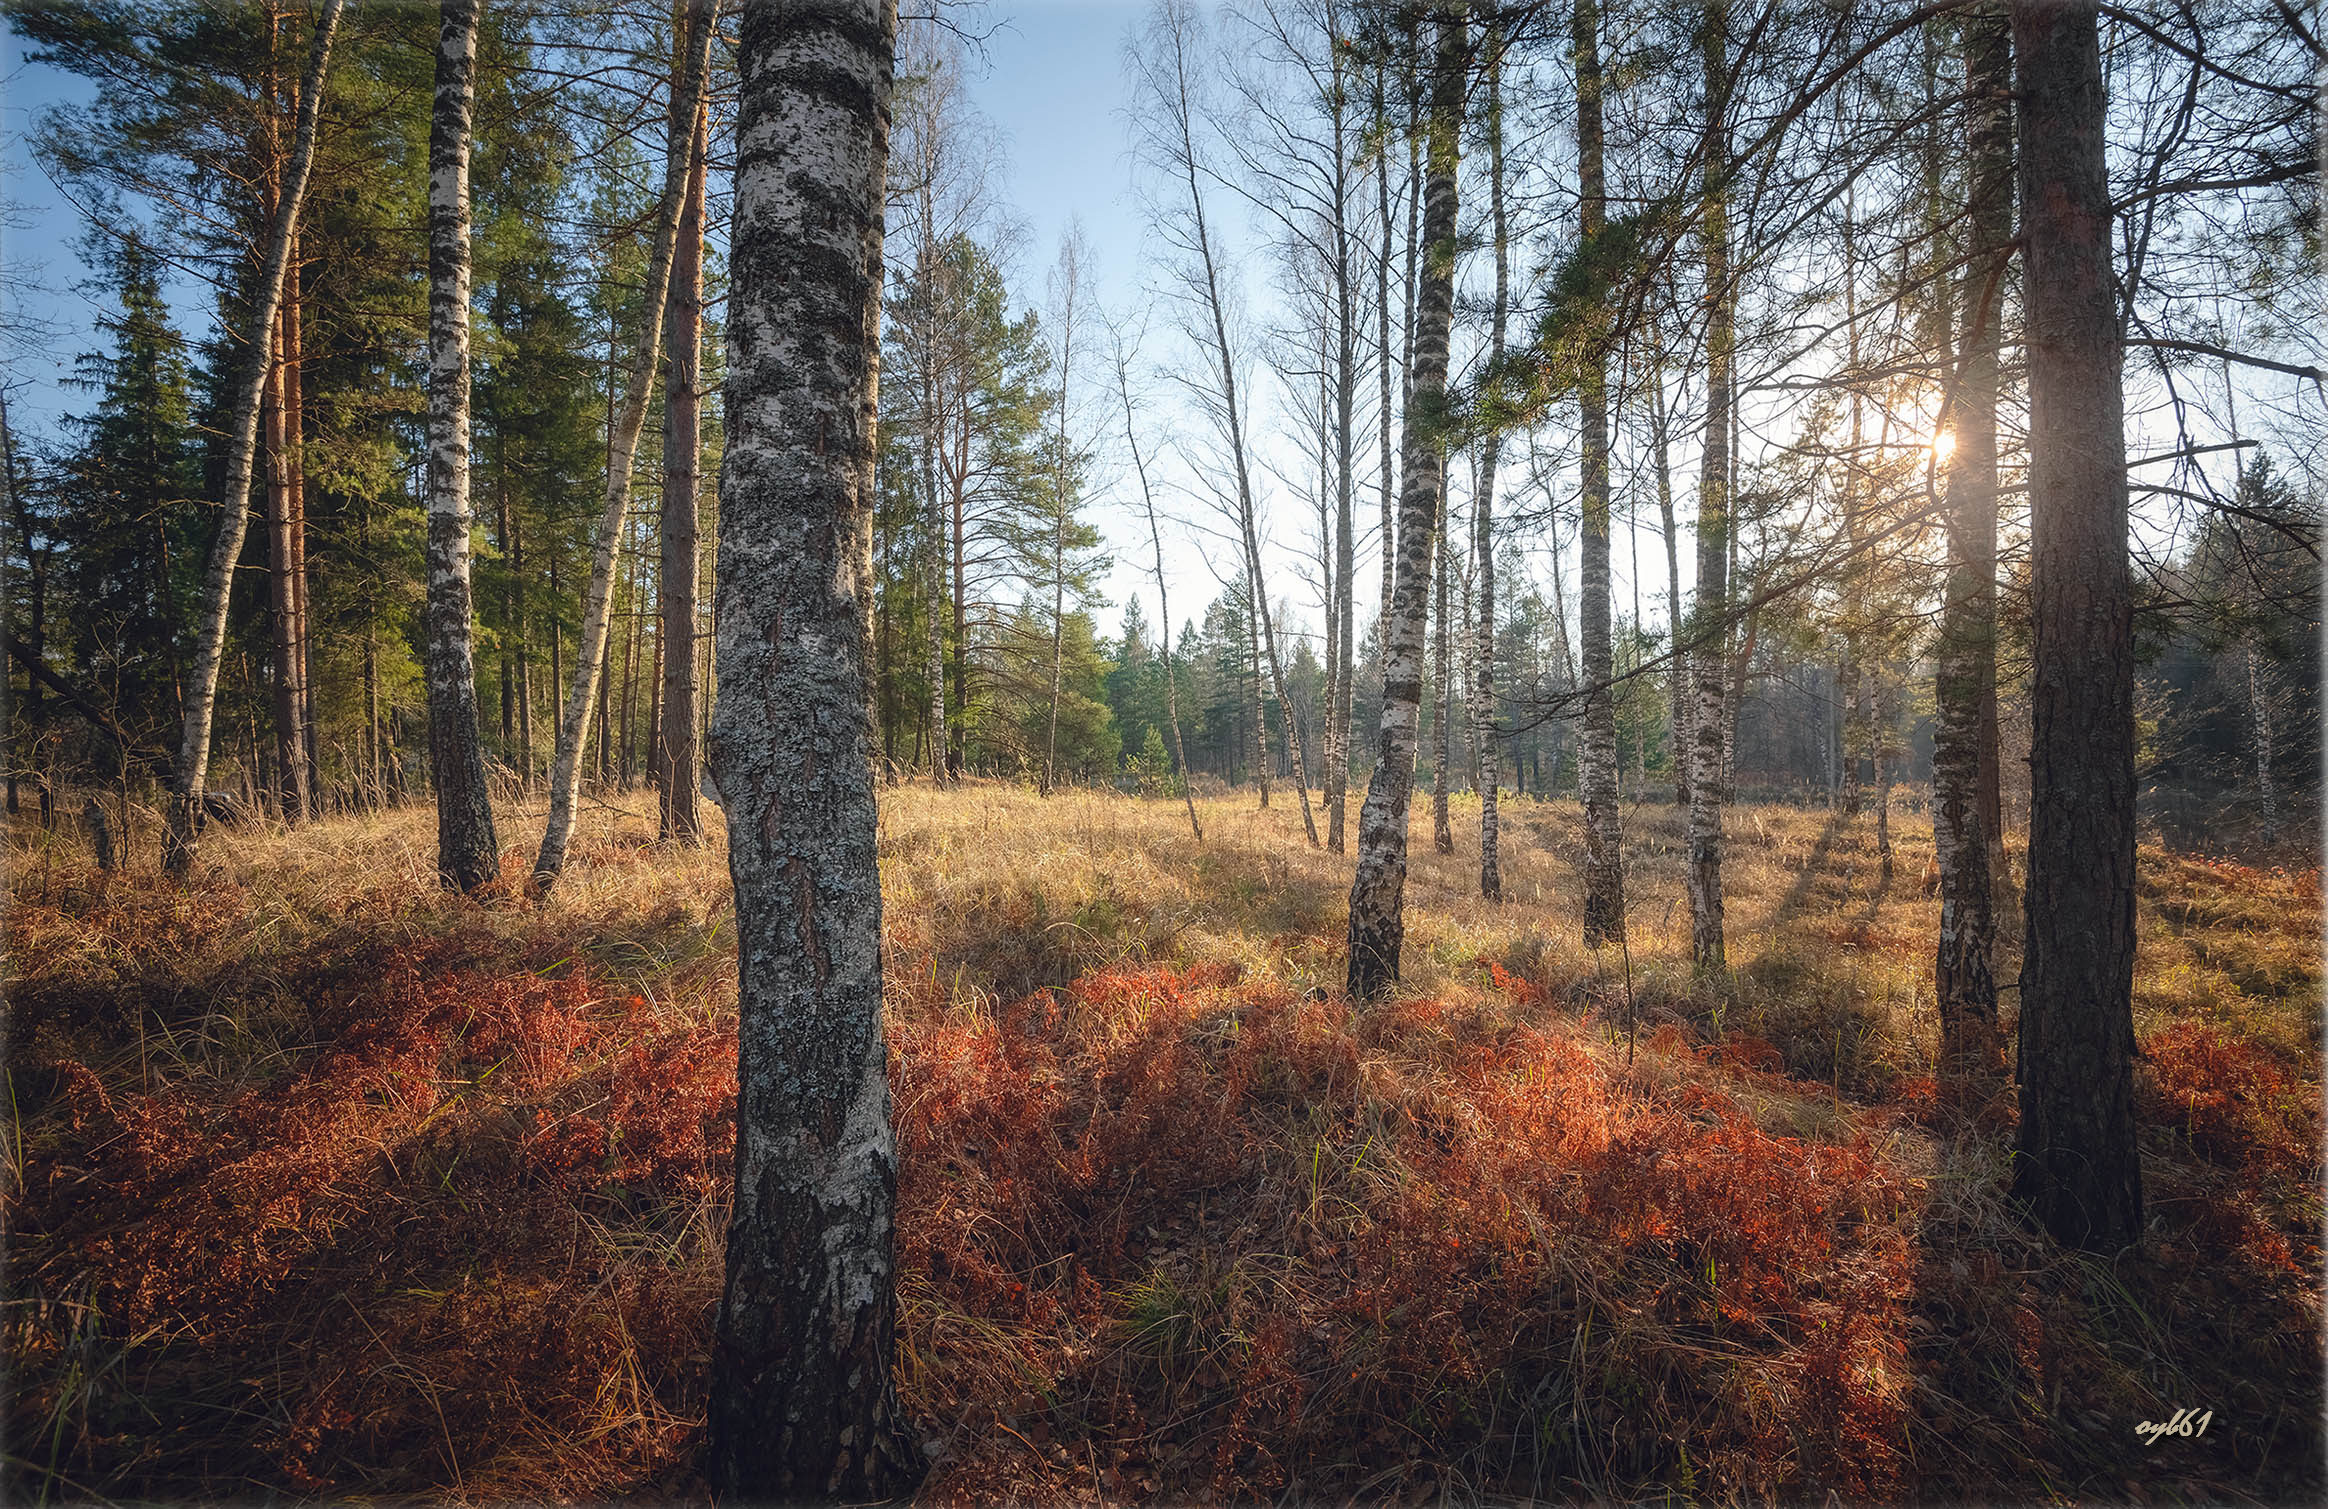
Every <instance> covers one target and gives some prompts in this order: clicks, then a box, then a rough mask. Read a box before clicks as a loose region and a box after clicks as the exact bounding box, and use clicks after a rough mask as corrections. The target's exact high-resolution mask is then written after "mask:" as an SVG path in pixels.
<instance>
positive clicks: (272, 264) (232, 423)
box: [162, 0, 347, 876]
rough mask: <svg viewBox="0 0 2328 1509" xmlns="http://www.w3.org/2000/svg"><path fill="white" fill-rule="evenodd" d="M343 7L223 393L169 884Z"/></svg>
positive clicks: (204, 738) (167, 843) (183, 835)
mask: <svg viewBox="0 0 2328 1509" xmlns="http://www.w3.org/2000/svg"><path fill="white" fill-rule="evenodd" d="M346 8H347V0H324V3H323V14H322V16H321V17H320V18H319V19H318V20H317V22H316V24H315V42H314V47H313V50H312V51H311V52H310V53H309V55H308V60H307V73H306V76H305V77H304V78H303V79H302V80H301V82H300V86H299V129H298V133H297V134H296V135H295V136H294V137H293V139H292V144H291V161H290V163H289V165H288V166H287V169H286V171H285V172H284V175H283V186H282V193H281V195H280V197H279V198H278V199H277V201H276V205H275V218H274V223H273V224H272V225H270V226H269V227H268V228H267V240H266V252H265V258H264V261H263V262H262V263H261V265H260V271H259V281H258V288H257V297H256V299H255V300H254V301H253V306H252V309H251V323H250V335H251V339H250V344H249V346H248V347H247V348H246V349H245V351H244V352H243V361H244V363H245V366H244V369H243V373H242V376H241V378H240V383H239V386H238V387H237V388H236V389H235V390H234V392H233V402H232V405H231V407H230V408H229V409H228V411H227V412H228V417H227V424H226V436H227V456H226V486H225V488H224V490H223V492H222V493H221V495H220V498H219V506H220V516H219V524H218V536H217V538H216V539H215V540H213V541H212V542H211V547H210V560H209V564H208V565H207V566H206V567H205V568H204V571H203V582H202V610H201V614H202V616H201V617H200V618H199V619H198V620H197V621H196V624H195V631H194V645H195V648H194V670H193V674H192V675H191V676H190V677H189V678H188V681H187V686H186V723H185V732H184V736H183V738H182V739H181V741H180V743H179V745H178V763H177V769H176V770H175V771H174V772H173V777H172V779H173V784H174V785H175V787H176V790H175V791H174V792H172V800H171V803H170V822H169V828H168V831H167V833H166V834H165V835H164V837H163V841H162V863H163V866H164V868H166V869H167V870H168V871H169V872H170V873H171V874H172V875H177V876H184V875H187V874H189V873H191V872H192V870H193V868H194V863H195V860H196V858H197V857H198V856H197V854H196V843H197V835H198V834H199V832H200V829H201V823H202V791H203V784H204V782H205V780H206V779H207V778H208V776H209V773H210V716H211V711H212V709H213V707H214V706H215V705H216V703H217V699H218V667H219V662H220V660H221V659H222V658H223V657H224V655H225V653H226V614H227V605H228V602H229V600H230V599H231V597H232V594H233V589H234V568H235V563H236V561H238V560H239V559H241V557H242V546H243V535H244V533H245V531H246V530H247V529H248V527H249V524H250V498H251V469H252V463H253V459H254V457H255V455H256V453H257V451H258V443H259V396H260V394H261V393H262V392H264V391H265V388H266V385H267V371H268V368H269V366H270V365H271V358H272V356H273V348H274V329H275V312H276V310H277V309H278V308H279V307H280V305H281V303H282V299H283V279H284V272H285V269H286V268H288V267H289V265H290V262H291V246H292V242H293V241H294V239H295V238H296V237H297V235H298V232H299V210H300V206H301V205H302V204H303V203H304V202H305V200H306V198H307V179H308V174H309V172H310V171H311V170H312V169H313V168H314V166H315V122H316V117H317V115H318V114H319V113H320V112H321V110H322V108H323V85H324V80H325V78H326V77H327V75H328V73H329V70H330V66H331V45H332V38H333V37H334V35H335V34H336V33H337V32H338V30H339V21H340V14H341V12H342V11H344V10H345V9H346Z"/></svg>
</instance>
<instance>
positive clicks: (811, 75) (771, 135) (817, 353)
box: [705, 0, 919, 1502]
mask: <svg viewBox="0 0 2328 1509" xmlns="http://www.w3.org/2000/svg"><path fill="white" fill-rule="evenodd" d="M741 21H742V45H741V47H740V49H739V67H740V71H741V74H742V99H741V102H740V107H739V112H738V116H737V122H736V189H735V193H736V202H735V220H734V230H733V233H732V236H731V241H730V246H731V252H730V256H731V264H730V265H731V267H732V275H733V279H734V292H733V295H732V297H733V313H732V316H731V319H730V321H729V332H730V334H729V351H730V359H729V363H728V378H727V388H726V403H725V410H726V414H727V425H728V437H729V438H728V446H727V453H726V459H725V465H724V467H723V468H722V472H721V478H720V541H719V569H718V584H717V589H716V590H717V608H716V611H715V614H714V621H715V624H716V628H715V630H714V640H715V644H716V652H717V655H718V668H719V686H720V697H719V702H718V706H717V708H716V710H715V712H714V715H713V720H712V732H711V740H710V757H711V767H712V770H713V773H714V776H715V779H716V781H717V784H718V787H719V790H720V792H721V794H722V796H723V798H724V799H725V803H726V807H727V813H728V870H729V874H730V876H731V877H732V878H733V881H734V884H735V899H736V932H737V960H738V976H739V986H740V999H739V1003H738V1015H739V1023H738V1045H739V1048H738V1051H739V1063H738V1072H737V1085H738V1104H737V1116H736V1181H735V1208H734V1214H733V1216H732V1217H731V1218H730V1222H729V1226H728V1242H727V1281H726V1287H725V1290H724V1292H723V1294H722V1296H721V1299H720V1306H719V1317H718V1321H717V1340H716V1343H715V1345H714V1347H713V1362H712V1378H711V1392H710V1399H709V1407H708V1411H707V1419H706V1425H705V1428H706V1433H707V1438H708V1439H707V1459H706V1475H707V1476H708V1477H709V1478H710V1479H711V1481H712V1483H713V1485H714V1487H715V1488H716V1490H717V1491H718V1492H719V1493H720V1494H722V1495H723V1496H731V1495H732V1496H733V1497H735V1498H737V1499H740V1500H746V1501H773V1502H797V1501H817V1502H830V1501H840V1502H866V1501H870V1500H884V1499H888V1498H890V1497H892V1496H895V1495H898V1494H901V1493H903V1492H904V1491H906V1490H908V1489H910V1488H911V1487H912V1486H913V1482H914V1480H915V1478H916V1477H917V1476H918V1460H919V1458H918V1453H914V1452H912V1451H911V1450H910V1449H909V1448H908V1447H907V1446H906V1445H905V1444H904V1443H903V1442H902V1441H901V1440H900V1439H899V1435H898V1428H899V1425H900V1423H901V1422H900V1420H899V1412H898V1406H897V1399H896V1391H895V1386H894V1384H893V1382H892V1380H891V1376H890V1367H891V1360H892V1353H893V1350H894V1346H893V1342H894V1336H895V1327H896V1311H897V1297H896V1257H895V1251H894V1249H895V1240H896V1239H895V1225H894V1222H895V1206H896V1198H897V1147H896V1138H895V1133H894V1131H893V1130H892V1126H891V1121H890V1105H889V1075H888V1054H887V1048H886V1046H885V1044H884V1041H883V1029H882V1015H881V880H880V874H879V871H878V868H877V865H876V862H875V852H874V837H875V817H876V814H875V794H874V793H875V783H874V773H873V758H874V751H875V743H874V738H873V726H872V718H871V712H870V702H869V698H868V695H867V693H868V687H869V684H870V675H871V670H870V647H871V625H872V606H873V605H872V593H873V590H874V581H873V577H872V560H871V539H872V518H873V507H874V481H873V469H874V457H875V453H876V447H875V433H874V425H875V411H876V403H877V396H878V389H879V364H880V338H879V336H880V318H881V276H882V245H881V243H882V205H883V175H884V171H885V168H886V165H887V158H888V152H889V99H890V91H891V80H892V67H893V60H894V56H895V47H896V37H897V10H896V5H895V0H835V3H832V4H828V5H824V6H819V7H807V6H775V5H750V6H746V7H744V9H743V11H742V15H741Z"/></svg>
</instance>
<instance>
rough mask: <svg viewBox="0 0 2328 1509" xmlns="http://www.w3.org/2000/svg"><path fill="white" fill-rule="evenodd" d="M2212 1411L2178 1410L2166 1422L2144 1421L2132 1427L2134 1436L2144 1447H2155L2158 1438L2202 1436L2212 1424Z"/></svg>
mask: <svg viewBox="0 0 2328 1509" xmlns="http://www.w3.org/2000/svg"><path fill="white" fill-rule="evenodd" d="M2214 1419H2215V1412H2214V1411H2213V1410H2211V1409H2210V1410H2195V1409H2178V1410H2176V1411H2175V1412H2174V1418H2173V1419H2171V1420H2166V1421H2163V1422H2161V1421H2158V1420H2145V1421H2143V1422H2142V1423H2141V1424H2140V1425H2137V1426H2135V1427H2134V1434H2136V1435H2138V1436H2140V1437H2141V1438H2142V1444H2143V1445H2145V1446H2156V1445H2157V1444H2158V1438H2159V1437H2160V1436H2203V1435H2205V1434H2206V1433H2207V1427H2208V1426H2209V1425H2211V1424H2213V1423H2214Z"/></svg>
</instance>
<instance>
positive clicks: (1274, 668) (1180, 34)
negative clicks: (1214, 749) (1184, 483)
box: [1132, 0, 1318, 846]
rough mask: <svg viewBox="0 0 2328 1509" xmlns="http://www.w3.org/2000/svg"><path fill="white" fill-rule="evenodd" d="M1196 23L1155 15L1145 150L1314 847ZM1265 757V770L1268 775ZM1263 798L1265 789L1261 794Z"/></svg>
mask: <svg viewBox="0 0 2328 1509" xmlns="http://www.w3.org/2000/svg"><path fill="white" fill-rule="evenodd" d="M1198 27H1199V22H1198V19H1197V15H1196V12H1195V11H1194V9H1193V8H1192V7H1191V6H1190V5H1189V4H1188V0H1164V3H1163V4H1161V5H1159V6H1158V7H1157V9H1156V12H1155V17H1154V20H1153V21H1152V22H1151V24H1150V26H1149V29H1148V34H1147V38H1146V42H1145V45H1144V46H1142V47H1141V48H1139V49H1138V50H1136V51H1135V52H1134V53H1133V54H1132V65H1133V71H1134V77H1135V81H1136V84H1137V85H1138V87H1139V88H1140V89H1141V90H1143V91H1144V92H1145V94H1146V95H1147V96H1148V104H1149V119H1148V121H1147V123H1146V129H1145V130H1144V131H1143V132H1142V147H1143V149H1144V150H1145V151H1146V153H1147V154H1148V157H1149V159H1150V161H1151V162H1152V163H1153V164H1154V165H1155V166H1156V167H1157V168H1159V169H1160V170H1162V171H1163V172H1164V173H1165V174H1167V175H1168V176H1169V177H1170V178H1171V180H1172V183H1173V192H1174V193H1176V194H1177V193H1179V192H1181V191H1183V190H1185V192H1186V194H1187V198H1186V200H1185V201H1184V203H1183V204H1182V205H1179V206H1175V207H1172V208H1170V209H1168V210H1165V211H1164V212H1163V213H1161V214H1160V215H1159V216H1158V217H1157V224H1158V226H1159V228H1160V229H1162V230H1163V232H1164V234H1165V236H1166V238H1167V239H1168V241H1169V242H1170V244H1171V245H1172V247H1173V249H1174V250H1175V251H1176V252H1178V253H1179V254H1180V255H1181V257H1182V260H1183V264H1184V265H1183V266H1181V267H1180V268H1179V269H1178V270H1177V271H1178V272H1179V275H1180V277H1181V279H1182V281H1183V283H1184V285H1185V289H1186V298H1187V301H1188V304H1189V306H1190V309H1191V325H1192V327H1193V328H1192V329H1191V332H1190V333H1191V334H1192V335H1193V336H1194V337H1195V339H1196V342H1197V344H1198V345H1199V346H1201V347H1202V348H1203V350H1204V353H1205V365H1206V368H1207V371H1206V374H1205V377H1206V381H1205V382H1204V383H1203V384H1201V385H1192V388H1191V391H1192V393H1193V394H1194V396H1195V397H1196V398H1197V399H1198V401H1199V403H1200V404H1201V405H1202V406H1203V407H1204V408H1205V409H1206V411H1207V412H1208V413H1209V414H1210V415H1211V416H1212V418H1213V420H1214V422H1215V423H1216V424H1217V425H1218V427H1219V429H1220V433H1221V443H1222V445H1223V446H1224V447H1225V448H1226V450H1227V452H1228V461H1229V466H1230V471H1231V474H1232V477H1233V480H1234V482H1235V492H1234V495H1233V499H1232V512H1233V517H1234V520H1235V523H1236V525H1237V532H1238V536H1239V541H1240V543H1241V544H1242V546H1243V547H1244V556H1245V577H1246V580H1247V582H1248V583H1249V584H1250V586H1251V595H1252V610H1253V616H1254V620H1255V633H1256V635H1257V636H1258V638H1259V640H1260V644H1259V649H1260V651H1261V656H1262V659H1263V660H1265V661H1266V662H1267V672H1268V676H1269V688H1270V691H1271V693H1272V694H1273V695H1274V697H1275V700H1276V702H1277V710H1278V715H1279V720H1280V723H1281V726H1282V728H1283V731H1284V734H1285V744H1286V752H1287V754H1288V755H1289V756H1290V757H1291V760H1292V763H1293V784H1294V791H1295V794H1296V795H1297V796H1298V797H1299V798H1300V801H1301V823H1302V828H1303V830H1304V831H1305V832H1306V833H1307V835H1308V837H1309V841H1310V843H1311V844H1312V845H1313V846H1314V845H1315V844H1316V843H1317V842H1318V825H1317V818H1316V816H1315V814H1314V813H1313V812H1312V811H1311V810H1310V799H1309V773H1308V771H1307V770H1306V769H1305V768H1304V764H1303V751H1302V741H1301V730H1300V729H1299V728H1298V727H1297V726H1296V725H1295V723H1294V720H1293V704H1292V703H1291V702H1290V701H1289V700H1288V699H1287V697H1286V695H1285V661H1284V657H1283V656H1282V655H1281V654H1280V653H1279V650H1278V643H1277V626H1276V620H1275V617H1274V615H1273V613H1272V611H1271V608H1270V601H1269V583H1268V580H1267V578H1266V577H1265V576H1264V575H1263V573H1262V566H1261V526H1260V519H1259V513H1258V509H1259V504H1258V501H1257V499H1256V498H1255V496H1254V491H1253V474H1252V462H1251V457H1250V454H1249V451H1248V446H1247V437H1246V428H1247V426H1246V416H1245V412H1244V408H1243V403H1242V400H1241V398H1240V397H1239V393H1238V386H1237V368H1238V356H1237V350H1236V346H1235V344H1234V343H1233V342H1232V341H1231V339H1230V335H1229V308H1228V296H1227V293H1226V291H1225V290H1224V289H1223V288H1222V286H1221V265H1220V254H1219V250H1218V248H1217V247H1216V246H1215V244H1214V240H1213V234H1212V228H1211V223H1210V220H1209V218H1208V216H1207V214H1206V210H1205V198H1204V186H1203V180H1204V176H1205V173H1206V169H1205V167H1204V163H1203V158H1202V155H1201V153H1200V151H1199V148H1198V146H1197V139H1196V135H1197V125H1198V115H1197V113H1198V110H1199V108H1200V105H1199V101H1198V97H1197V91H1198V82H1197V81H1198V78H1199V76H1200V74H1201V72H1202V70H1203V68H1204V63H1203V61H1202V60H1201V59H1200V58H1199V57H1198V56H1197V55H1196V48H1197V43H1198V35H1199V33H1198ZM1266 763H1267V760H1266V755H1264V757H1263V764H1264V765H1266ZM1262 789H1263V791H1264V792H1265V793H1266V791H1267V789H1268V788H1267V786H1266V785H1264V786H1263V788H1262Z"/></svg>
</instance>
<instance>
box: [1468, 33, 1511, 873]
mask: <svg viewBox="0 0 2328 1509" xmlns="http://www.w3.org/2000/svg"><path fill="white" fill-rule="evenodd" d="M1487 54H1488V63H1487V69H1488V72H1487V120H1488V125H1487V198H1488V218H1489V219H1490V221H1491V222H1492V223H1493V224H1494V227H1495V309H1494V312H1493V314H1492V316H1491V317H1490V323H1489V327H1488V347H1487V349H1488V365H1489V367H1490V368H1491V369H1493V368H1495V367H1497V366H1499V365H1501V363H1502V362H1503V358H1504V335H1505V325H1506V322H1507V321H1508V320H1509V319H1510V317H1511V302H1512V292H1511V281H1512V277H1511V222H1510V218H1509V216H1507V215H1506V213H1505V210H1504V138H1503V56H1502V54H1503V32H1502V29H1501V28H1500V26H1496V25H1490V27H1489V28H1488V32H1487ZM1502 461H1503V433H1502V431H1500V430H1498V429H1496V428H1493V427H1492V426H1491V427H1490V428H1489V430H1488V432H1487V434H1486V435H1484V436H1482V437H1481V439H1480V443H1479V487H1478V492H1479V496H1478V497H1477V498H1475V499H1473V500H1472V505H1471V552H1472V571H1473V573H1474V575H1475V577H1476V579H1477V581H1478V584H1479V587H1478V595H1479V600H1478V603H1477V604H1476V608H1477V614H1478V616H1477V618H1476V619H1475V620H1474V621H1475V623H1476V624H1477V628H1476V629H1475V630H1474V634H1475V639H1474V642H1473V645H1472V653H1473V655H1474V657H1475V658H1474V660H1473V662H1472V677H1471V736H1472V741H1473V744H1474V746H1475V747H1476V751H1477V754H1478V769H1479V775H1478V784H1479V894H1480V896H1481V898H1482V899H1484V900H1487V901H1501V900H1503V862H1502V855H1501V853H1500V852H1499V849H1498V844H1497V840H1498V838H1499V837H1500V836H1501V835H1500V834H1499V832H1498V831H1497V830H1498V827H1499V822H1498V818H1499V814H1498V812H1497V810H1496V798H1497V796H1498V795H1499V792H1498V791H1497V787H1498V786H1499V784H1500V783H1501V781H1502V774H1501V770H1500V767H1499V766H1498V764H1497V760H1496V747H1495V474H1496V468H1497V467H1498V466H1500V465H1501V464H1502Z"/></svg>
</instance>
